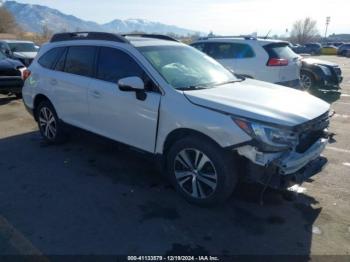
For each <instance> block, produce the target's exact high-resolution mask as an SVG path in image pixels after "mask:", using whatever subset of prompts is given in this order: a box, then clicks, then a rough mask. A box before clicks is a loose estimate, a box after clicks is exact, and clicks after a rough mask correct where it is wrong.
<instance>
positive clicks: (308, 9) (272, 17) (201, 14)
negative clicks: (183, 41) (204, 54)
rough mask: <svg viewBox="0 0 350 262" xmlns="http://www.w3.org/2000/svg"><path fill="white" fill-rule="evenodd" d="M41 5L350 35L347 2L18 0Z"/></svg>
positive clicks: (246, 29) (240, 29) (229, 28)
mask: <svg viewBox="0 0 350 262" xmlns="http://www.w3.org/2000/svg"><path fill="white" fill-rule="evenodd" d="M17 2H22V3H31V4H41V5H46V6H49V7H51V8H55V9H58V10H60V11H62V12H64V13H67V14H72V15H75V16H77V17H79V18H81V19H85V20H91V21H95V22H98V23H107V22H110V21H111V20H113V19H117V18H118V19H128V18H141V19H147V20H151V21H157V22H161V23H165V24H171V25H176V26H179V27H184V28H187V29H194V30H196V31H201V32H205V33H208V32H210V31H212V32H214V34H221V35H239V34H251V33H253V32H257V33H258V34H259V35H266V34H267V32H268V31H270V30H271V33H270V34H271V35H274V34H278V35H286V34H288V33H286V29H288V31H289V32H290V29H291V27H292V25H293V23H294V22H295V21H296V20H298V19H303V18H305V17H311V18H313V19H315V20H316V21H317V26H318V29H319V31H320V34H321V35H324V32H325V22H326V17H327V16H330V17H331V22H330V25H329V29H328V32H329V33H330V34H332V33H336V34H337V33H350V0H332V1H330V0H171V1H169V0H99V1H96V0H17Z"/></svg>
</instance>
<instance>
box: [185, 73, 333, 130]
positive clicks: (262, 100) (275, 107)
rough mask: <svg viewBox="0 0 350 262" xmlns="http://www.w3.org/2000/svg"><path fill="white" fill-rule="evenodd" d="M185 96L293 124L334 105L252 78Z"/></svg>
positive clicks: (201, 103) (232, 111)
mask: <svg viewBox="0 0 350 262" xmlns="http://www.w3.org/2000/svg"><path fill="white" fill-rule="evenodd" d="M184 95H185V96H186V97H187V98H188V99H189V100H190V101H191V102H192V103H193V104H196V105H199V106H204V107H207V108H211V109H214V110H219V111H222V112H225V113H228V114H232V115H235V116H239V117H243V118H249V119H254V120H258V121H263V122H268V123H271V124H278V125H283V126H289V127H293V126H296V125H299V124H302V123H304V122H306V121H309V120H312V119H314V118H316V117H318V116H320V115H322V114H324V113H325V112H326V111H328V110H329V108H330V105H329V104H328V103H326V102H324V101H322V100H321V99H318V98H316V97H314V96H312V95H310V94H308V93H306V92H302V91H299V90H295V89H292V88H288V87H283V86H279V85H275V84H270V83H267V82H262V81H257V80H252V79H246V80H245V81H243V82H236V83H232V84H227V85H223V86H219V87H214V88H209V89H202V90H193V91H184Z"/></svg>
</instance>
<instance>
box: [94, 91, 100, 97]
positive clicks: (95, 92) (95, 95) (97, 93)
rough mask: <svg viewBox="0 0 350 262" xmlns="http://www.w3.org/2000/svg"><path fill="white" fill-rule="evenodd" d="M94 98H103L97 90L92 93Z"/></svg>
mask: <svg viewBox="0 0 350 262" xmlns="http://www.w3.org/2000/svg"><path fill="white" fill-rule="evenodd" d="M92 96H93V97H95V98H100V97H101V93H100V92H99V91H97V90H94V91H92Z"/></svg>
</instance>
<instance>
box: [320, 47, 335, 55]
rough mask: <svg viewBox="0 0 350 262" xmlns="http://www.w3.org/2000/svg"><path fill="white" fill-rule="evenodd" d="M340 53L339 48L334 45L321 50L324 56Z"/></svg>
mask: <svg viewBox="0 0 350 262" xmlns="http://www.w3.org/2000/svg"><path fill="white" fill-rule="evenodd" d="M337 52H338V48H337V47H335V46H333V45H327V46H323V47H322V49H321V54H322V55H336V54H337Z"/></svg>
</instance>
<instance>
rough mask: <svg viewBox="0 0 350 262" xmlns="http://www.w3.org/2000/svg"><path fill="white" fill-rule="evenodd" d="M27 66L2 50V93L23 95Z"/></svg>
mask: <svg viewBox="0 0 350 262" xmlns="http://www.w3.org/2000/svg"><path fill="white" fill-rule="evenodd" d="M24 70H25V66H24V65H23V64H22V63H21V62H19V61H17V60H13V59H10V58H8V57H7V56H6V55H5V54H3V53H2V52H0V94H4V95H8V94H14V95H16V97H18V98H20V97H21V91H22V87H23V76H24Z"/></svg>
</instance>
